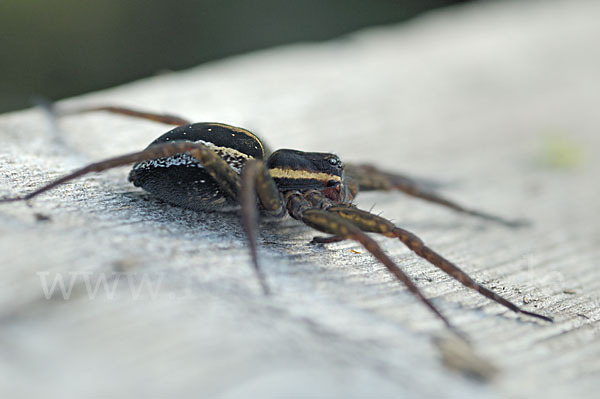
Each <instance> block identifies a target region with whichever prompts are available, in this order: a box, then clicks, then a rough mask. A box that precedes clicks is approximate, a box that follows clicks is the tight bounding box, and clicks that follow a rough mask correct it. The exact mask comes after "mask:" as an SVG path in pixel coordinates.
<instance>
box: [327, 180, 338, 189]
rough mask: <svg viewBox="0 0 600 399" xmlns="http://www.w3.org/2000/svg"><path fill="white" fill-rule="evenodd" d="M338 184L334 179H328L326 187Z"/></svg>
mask: <svg viewBox="0 0 600 399" xmlns="http://www.w3.org/2000/svg"><path fill="white" fill-rule="evenodd" d="M338 184H339V182H337V181H335V180H329V181H328V182H327V187H333V186H337V185H338Z"/></svg>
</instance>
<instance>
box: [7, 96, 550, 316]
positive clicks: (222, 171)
mask: <svg viewBox="0 0 600 399" xmlns="http://www.w3.org/2000/svg"><path fill="white" fill-rule="evenodd" d="M98 110H104V111H109V112H114V113H120V114H126V115H131V116H136V117H141V118H146V119H151V120H155V121H158V122H163V123H167V124H173V125H178V127H176V128H174V129H172V130H170V131H169V132H167V133H165V134H164V135H162V136H160V137H159V138H158V139H156V140H155V141H153V142H152V143H151V144H150V145H149V146H148V147H147V148H146V149H145V150H143V151H140V152H136V153H131V154H126V155H122V156H119V157H114V158H110V159H107V160H104V161H100V162H97V163H93V164H90V165H87V166H85V167H84V168H82V169H79V170H76V171H75V172H73V173H71V174H69V175H67V176H64V177H62V178H60V179H58V180H56V181H54V182H51V183H49V184H47V185H45V186H43V187H41V188H39V189H37V190H35V191H33V192H31V193H29V194H27V195H25V196H23V197H13V198H5V199H2V200H0V202H10V201H19V200H28V199H31V198H33V197H35V196H36V195H38V194H41V193H43V192H44V191H47V190H49V189H52V188H53V187H56V186H58V185H60V184H62V183H65V182H67V181H70V180H72V179H75V178H77V177H79V176H82V175H84V174H87V173H90V172H101V171H104V170H107V169H110V168H114V167H117V166H123V165H127V164H132V163H135V165H134V166H133V169H132V171H131V173H130V175H129V180H130V181H131V182H133V184H135V185H136V186H139V187H141V188H143V189H144V190H146V191H149V192H150V193H152V194H154V195H156V196H157V197H159V198H161V199H163V200H165V201H167V202H169V203H172V204H174V205H178V206H182V207H186V208H191V209H195V210H198V211H216V210H221V209H226V208H228V207H231V206H237V205H240V206H241V214H242V223H243V226H244V229H245V231H246V234H247V236H248V241H249V246H250V252H251V255H252V260H253V264H254V267H255V270H256V272H257V275H258V277H259V281H260V282H261V284H262V287H263V289H264V291H265V292H266V293H268V286H267V284H266V280H265V278H264V276H263V275H262V273H261V272H260V268H259V262H258V257H257V254H256V229H257V219H258V215H259V212H262V213H265V214H268V215H272V216H283V215H284V214H286V213H287V214H289V215H290V216H291V217H293V218H295V219H297V220H299V221H302V222H303V223H305V224H306V225H308V226H310V227H312V228H314V229H316V230H319V231H321V232H324V233H327V234H329V235H330V236H329V237H315V239H314V240H313V241H314V242H317V243H330V242H336V241H340V240H345V239H350V240H355V241H358V242H359V243H360V244H362V245H363V246H364V247H365V249H367V250H368V251H369V252H370V253H371V254H372V255H373V256H375V257H376V258H377V259H378V260H379V261H380V262H381V263H382V264H384V265H385V266H386V268H387V269H388V270H389V271H390V272H391V273H392V274H393V275H394V276H395V277H396V278H398V279H399V280H400V281H402V282H403V283H404V284H405V285H406V287H407V288H408V289H409V290H410V291H411V292H412V293H413V294H415V295H416V296H417V297H418V298H419V299H420V300H421V301H422V302H423V303H424V304H425V305H426V306H427V307H429V308H430V309H431V310H432V311H433V312H434V313H435V314H436V315H437V316H438V317H439V318H440V319H441V320H443V321H444V323H445V324H446V325H447V326H448V327H450V328H453V327H452V325H451V324H450V323H449V321H448V320H447V319H446V318H445V317H444V316H443V315H442V314H441V313H440V312H439V311H438V310H437V308H436V307H435V306H434V305H433V304H432V303H431V302H430V301H429V300H428V299H427V298H425V297H424V296H423V294H422V293H421V291H420V290H419V289H418V288H417V286H415V284H414V283H413V282H412V280H411V279H410V278H409V277H408V276H407V275H406V274H405V273H404V272H403V271H402V269H401V268H400V267H398V265H396V263H395V262H394V261H393V260H391V259H390V258H389V257H388V256H387V255H386V254H385V252H384V251H383V250H382V249H381V247H380V246H379V245H378V244H377V242H376V241H375V240H373V238H371V237H370V236H369V235H367V234H366V233H367V232H371V233H377V234H381V235H384V236H386V237H390V238H395V239H398V240H400V241H402V243H404V244H405V245H406V246H407V247H408V248H410V249H411V250H412V251H414V252H415V253H416V254H417V255H419V256H420V257H422V258H424V259H425V260H427V261H428V262H429V263H431V264H432V265H434V266H436V267H438V268H439V269H441V270H443V271H444V272H446V273H447V274H448V275H450V276H451V277H453V278H454V279H456V280H458V281H459V282H460V283H461V284H463V285H464V286H466V287H469V288H472V289H474V290H476V291H478V292H479V293H481V294H482V295H484V296H486V297H487V298H490V299H492V300H493V301H495V302H497V303H500V304H501V305H504V306H505V307H507V308H508V309H510V310H513V311H515V312H518V313H522V314H526V315H529V316H533V317H537V318H540V319H543V320H546V321H552V319H551V318H549V317H546V316H543V315H540V314H537V313H533V312H529V311H526V310H523V309H521V308H520V307H518V306H517V305H515V304H514V303H512V302H510V301H508V300H507V299H505V298H503V297H501V296H499V295H498V294H496V293H495V292H493V291H491V290H489V289H488V288H485V287H484V286H482V285H480V284H479V283H477V282H476V281H474V280H473V279H472V278H471V277H470V276H469V275H468V274H467V273H465V272H464V271H462V270H461V269H460V268H458V266H456V265H455V264H453V263H452V262H450V261H449V260H447V259H446V258H444V257H443V256H441V255H440V254H438V253H437V252H435V251H434V250H432V249H431V248H429V247H428V246H426V245H425V244H424V243H423V241H421V240H420V239H419V238H418V237H417V236H415V235H414V234H412V233H410V232H408V231H406V230H404V229H401V228H400V227H397V226H395V225H394V224H393V223H392V222H390V221H389V220H387V219H384V218H382V217H380V216H378V215H375V214H372V213H370V212H367V211H363V210H360V209H358V208H356V207H355V206H354V205H353V204H352V202H351V201H352V199H353V198H354V196H355V195H356V194H357V193H358V191H359V189H360V190H361V191H368V190H400V191H403V192H405V193H407V194H409V195H412V196H416V197H419V198H423V199H425V200H428V201H431V202H434V203H438V204H441V205H444V206H447V207H449V208H452V209H454V210H456V211H459V212H463V213H466V214H469V215H473V216H477V217H481V218H484V219H488V220H492V221H495V222H500V223H503V224H505V225H508V226H515V225H517V224H518V222H512V221H506V220H504V219H502V218H499V217H496V216H493V215H489V214H486V213H483V212H479V211H475V210H470V209H466V208H464V207H462V206H460V205H458V204H456V203H454V202H452V201H449V200H447V199H445V198H443V197H441V196H440V195H438V194H436V193H434V192H432V191H429V190H425V189H423V188H422V187H421V185H420V184H418V183H417V182H415V181H414V180H412V179H410V178H407V177H405V176H401V175H398V174H392V173H388V172H384V171H381V170H379V169H377V168H375V167H373V166H370V165H352V164H349V165H345V166H344V165H343V164H342V162H341V161H340V159H339V158H338V157H337V156H336V155H334V154H329V153H318V152H302V151H297V150H290V149H281V150H278V151H275V152H273V153H271V154H269V153H268V152H267V151H266V150H265V146H264V145H263V143H262V141H261V140H260V139H259V138H258V137H257V136H256V135H254V134H253V133H252V132H250V131H248V130H246V129H242V128H239V127H235V126H230V125H226V124H222V123H189V122H188V121H186V120H185V119H182V118H179V117H174V116H170V115H159V114H153V113H148V112H140V111H135V110H131V109H128V108H122V107H95V108H86V109H83V110H78V111H76V112H74V113H78V112H88V111H98Z"/></svg>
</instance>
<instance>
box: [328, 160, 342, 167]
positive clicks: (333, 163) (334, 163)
mask: <svg viewBox="0 0 600 399" xmlns="http://www.w3.org/2000/svg"><path fill="white" fill-rule="evenodd" d="M329 163H330V164H331V166H337V167H340V166H342V161H340V159H339V158H329Z"/></svg>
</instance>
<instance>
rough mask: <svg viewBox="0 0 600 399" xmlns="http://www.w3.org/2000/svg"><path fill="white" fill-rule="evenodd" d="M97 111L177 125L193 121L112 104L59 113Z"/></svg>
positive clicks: (71, 113) (72, 113)
mask: <svg viewBox="0 0 600 399" xmlns="http://www.w3.org/2000/svg"><path fill="white" fill-rule="evenodd" d="M95 111H106V112H111V113H113V114H121V115H127V116H132V117H134V118H141V119H148V120H151V121H155V122H160V123H165V124H167V125H175V126H181V125H189V124H191V123H192V122H190V121H188V120H187V119H184V118H180V117H179V116H175V115H170V114H157V113H153V112H146V111H139V110H135V109H131V108H126V107H119V106H110V105H108V106H98V107H83V108H75V109H73V110H70V111H62V112H60V113H59V115H60V116H62V115H76V114H83V113H87V112H95Z"/></svg>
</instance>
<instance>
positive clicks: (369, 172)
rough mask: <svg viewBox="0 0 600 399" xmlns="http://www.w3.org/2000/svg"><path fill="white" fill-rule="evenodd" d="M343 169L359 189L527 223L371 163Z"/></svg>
mask: <svg viewBox="0 0 600 399" xmlns="http://www.w3.org/2000/svg"><path fill="white" fill-rule="evenodd" d="M344 171H345V173H346V174H347V175H348V177H349V178H351V179H352V180H353V181H354V182H355V183H356V184H358V187H359V189H360V191H374V190H383V191H391V190H399V191H402V192H403V193H405V194H408V195H410V196H413V197H417V198H421V199H424V200H425V201H429V202H432V203H435V204H438V205H442V206H445V207H447V208H450V209H453V210H455V211H457V212H460V213H464V214H466V215H471V216H475V217H478V218H482V219H485V220H489V221H493V222H497V223H500V224H503V225H505V226H509V227H521V226H524V225H527V224H528V223H527V221H525V220H508V219H504V218H502V217H500V216H495V215H491V214H489V213H486V212H481V211H478V210H474V209H469V208H465V207H463V206H462V205H460V204H458V203H456V202H454V201H451V200H449V199H447V198H444V197H442V196H441V195H440V194H437V193H436V192H434V191H432V190H429V189H427V188H425V187H423V185H422V184H420V183H419V182H417V181H416V180H414V179H411V178H409V177H406V176H402V175H397V174H392V173H388V172H384V171H381V170H379V169H377V168H375V167H374V166H371V165H353V164H349V165H346V166H345V168H344Z"/></svg>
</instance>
